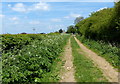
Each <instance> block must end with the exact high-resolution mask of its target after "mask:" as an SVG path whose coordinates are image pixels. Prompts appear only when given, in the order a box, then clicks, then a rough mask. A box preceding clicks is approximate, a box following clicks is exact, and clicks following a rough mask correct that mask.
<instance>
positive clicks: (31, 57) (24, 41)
mask: <svg viewBox="0 0 120 84" xmlns="http://www.w3.org/2000/svg"><path fill="white" fill-rule="evenodd" d="M2 37H3V40H2V43H3V51H2V81H3V82H5V83H12V84H13V83H34V82H56V81H58V80H59V70H58V69H59V66H60V64H58V65H57V63H58V62H60V61H61V60H60V58H59V56H60V53H61V52H62V51H63V47H64V45H65V44H66V41H67V39H68V37H69V35H59V34H51V35H40V34H31V35H27V34H26V35H21V34H20V35H19V34H18V35H3V36H2ZM20 39H21V40H20ZM8 46H9V47H8ZM56 67H57V68H56Z"/></svg>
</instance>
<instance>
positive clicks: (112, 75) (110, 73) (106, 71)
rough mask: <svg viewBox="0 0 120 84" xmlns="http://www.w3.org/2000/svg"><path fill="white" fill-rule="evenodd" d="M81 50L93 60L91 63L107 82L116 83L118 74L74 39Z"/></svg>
mask: <svg viewBox="0 0 120 84" xmlns="http://www.w3.org/2000/svg"><path fill="white" fill-rule="evenodd" d="M74 38H75V40H76V42H77V43H78V45H79V46H80V48H81V50H82V51H83V52H84V53H85V54H86V55H85V56H87V57H88V58H90V59H92V60H93V63H94V64H95V65H97V67H99V68H100V69H101V71H102V72H103V75H104V76H105V77H106V78H107V79H108V81H109V82H118V72H117V71H116V70H115V69H114V68H113V66H111V65H110V63H108V62H107V61H106V60H105V59H104V58H102V57H100V56H98V55H97V54H96V53H94V52H93V51H91V50H90V49H88V48H86V47H85V46H84V45H83V44H82V43H81V42H80V41H79V40H78V39H77V38H76V37H74ZM66 57H67V56H66Z"/></svg>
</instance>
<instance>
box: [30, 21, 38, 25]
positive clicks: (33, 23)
mask: <svg viewBox="0 0 120 84" xmlns="http://www.w3.org/2000/svg"><path fill="white" fill-rule="evenodd" d="M29 24H32V25H37V24H40V21H30V22H29Z"/></svg>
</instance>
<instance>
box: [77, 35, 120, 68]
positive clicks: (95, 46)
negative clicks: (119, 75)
mask: <svg viewBox="0 0 120 84" xmlns="http://www.w3.org/2000/svg"><path fill="white" fill-rule="evenodd" d="M77 38H78V39H79V40H80V41H81V42H82V43H83V44H85V45H86V46H87V47H88V48H90V49H92V50H93V51H95V52H96V53H97V54H98V55H100V56H102V57H104V58H105V59H106V60H107V61H108V62H109V63H110V64H111V65H113V66H114V67H115V68H118V69H120V67H119V60H120V57H119V56H120V48H119V47H117V46H115V45H112V44H111V43H109V44H108V43H105V42H103V41H95V40H91V39H85V38H83V37H80V36H77Z"/></svg>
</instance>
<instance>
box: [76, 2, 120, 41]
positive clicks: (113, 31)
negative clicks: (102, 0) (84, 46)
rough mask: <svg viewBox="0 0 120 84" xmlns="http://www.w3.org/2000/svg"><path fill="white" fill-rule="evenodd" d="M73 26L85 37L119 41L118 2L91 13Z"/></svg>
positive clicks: (119, 19) (119, 5) (119, 12)
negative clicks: (111, 6)
mask: <svg viewBox="0 0 120 84" xmlns="http://www.w3.org/2000/svg"><path fill="white" fill-rule="evenodd" d="M75 27H76V29H77V31H78V32H79V34H81V35H82V36H83V37H85V38H91V39H95V40H104V41H110V42H120V38H119V36H120V2H118V3H116V4H115V6H114V7H113V8H106V9H103V10H100V11H97V12H94V13H92V14H91V15H90V17H88V18H86V19H84V20H82V21H80V22H79V23H78V24H76V25H75Z"/></svg>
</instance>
